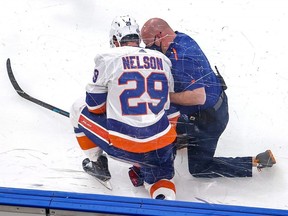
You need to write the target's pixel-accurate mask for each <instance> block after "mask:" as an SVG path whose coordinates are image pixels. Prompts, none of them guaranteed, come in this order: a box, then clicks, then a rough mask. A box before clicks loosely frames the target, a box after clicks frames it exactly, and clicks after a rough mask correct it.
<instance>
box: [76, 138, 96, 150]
mask: <svg viewBox="0 0 288 216" xmlns="http://www.w3.org/2000/svg"><path fill="white" fill-rule="evenodd" d="M76 139H77V141H78V143H79V145H80V147H81V149H82V150H88V149H92V148H95V147H97V145H96V144H95V143H93V142H92V141H91V140H90V139H89V138H88V137H87V136H80V137H76Z"/></svg>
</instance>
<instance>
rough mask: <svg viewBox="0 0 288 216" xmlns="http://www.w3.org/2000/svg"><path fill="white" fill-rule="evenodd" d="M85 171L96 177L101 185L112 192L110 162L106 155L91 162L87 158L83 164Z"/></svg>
mask: <svg viewBox="0 0 288 216" xmlns="http://www.w3.org/2000/svg"><path fill="white" fill-rule="evenodd" d="M82 167H83V170H84V171H85V172H86V173H88V174H89V175H91V176H94V177H95V178H96V179H97V180H98V181H99V182H100V183H101V184H103V185H104V186H105V187H106V188H108V189H109V190H112V186H111V183H110V182H109V180H110V179H111V174H110V172H109V169H108V160H107V157H106V156H104V155H100V156H99V157H98V159H97V161H90V159H89V158H86V159H84V160H83V162H82Z"/></svg>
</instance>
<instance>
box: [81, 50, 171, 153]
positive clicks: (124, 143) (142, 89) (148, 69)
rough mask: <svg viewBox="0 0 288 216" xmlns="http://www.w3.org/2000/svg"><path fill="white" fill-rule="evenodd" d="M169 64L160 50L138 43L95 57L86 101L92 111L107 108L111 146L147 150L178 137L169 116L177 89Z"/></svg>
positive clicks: (161, 145) (138, 150) (154, 148)
mask: <svg viewBox="0 0 288 216" xmlns="http://www.w3.org/2000/svg"><path fill="white" fill-rule="evenodd" d="M170 67H171V62H170V60H169V59H168V58H167V57H166V56H165V55H163V54H162V53H160V52H157V51H154V50H149V49H144V48H139V47H129V46H125V47H118V48H113V49H110V50H109V51H107V52H104V53H102V54H99V55H97V56H96V57H95V70H94V76H93V79H92V82H91V83H89V84H88V85H87V86H86V92H87V97H86V103H87V106H88V108H89V110H90V111H91V112H94V113H96V114H97V113H103V112H105V111H106V115H107V130H108V133H109V140H110V143H111V144H112V145H114V146H115V147H118V148H121V149H123V150H126V151H129V152H134V153H144V152H149V151H153V150H156V149H159V148H162V147H165V146H167V145H169V144H171V143H172V142H173V141H174V139H175V137H176V132H175V130H174V128H172V127H171V124H170V123H169V121H168V118H167V114H166V110H168V109H169V104H170V101H169V92H173V90H174V84H173V77H172V74H171V71H170Z"/></svg>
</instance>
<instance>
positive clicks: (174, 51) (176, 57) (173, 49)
mask: <svg viewBox="0 0 288 216" xmlns="http://www.w3.org/2000/svg"><path fill="white" fill-rule="evenodd" d="M172 51H173V53H174V55H175V59H176V60H177V61H178V53H177V51H176V49H175V48H172Z"/></svg>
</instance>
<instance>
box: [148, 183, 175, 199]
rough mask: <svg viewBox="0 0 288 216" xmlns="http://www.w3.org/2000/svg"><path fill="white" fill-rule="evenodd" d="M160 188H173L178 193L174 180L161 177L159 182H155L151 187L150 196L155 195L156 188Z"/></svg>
mask: <svg viewBox="0 0 288 216" xmlns="http://www.w3.org/2000/svg"><path fill="white" fill-rule="evenodd" d="M159 188H167V189H170V190H173V191H174V193H175V194H176V187H175V185H174V183H173V182H171V181H169V180H167V179H161V180H159V181H158V182H156V183H154V184H153V185H152V187H151V188H150V196H151V197H153V194H154V192H155V191H156V190H158V189H159Z"/></svg>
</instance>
